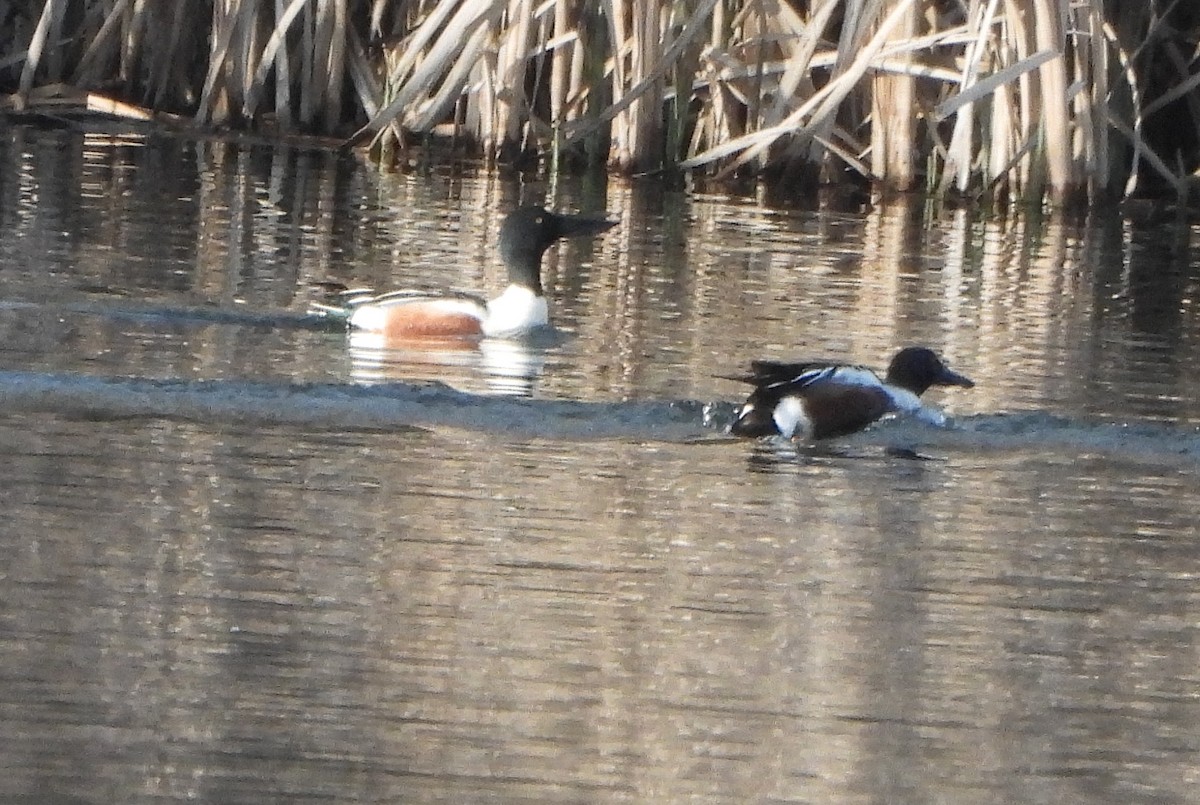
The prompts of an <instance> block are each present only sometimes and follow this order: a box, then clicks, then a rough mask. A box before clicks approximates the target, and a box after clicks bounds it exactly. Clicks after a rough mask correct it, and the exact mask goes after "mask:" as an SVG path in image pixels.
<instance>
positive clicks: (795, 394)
mask: <svg viewBox="0 0 1200 805" xmlns="http://www.w3.org/2000/svg"><path fill="white" fill-rule="evenodd" d="M728 379H731V380H738V381H740V382H744V383H749V384H751V385H753V386H754V390H753V391H751V392H750V396H749V397H748V398H747V399H746V402H745V403H743V404H742V406H741V408H740V409H738V412H737V416H736V418H735V419H734V422H733V424H732V425H730V427H729V432H730V433H731V434H733V435H734V436H743V437H748V438H758V437H762V436H770V435H781V436H783V437H784V438H787V439H803V440H806V441H815V440H820V439H830V438H834V437H837V436H847V435H849V434H851V433H856V432H857V431H860V430H863V429H864V428H866V427H867V426H868V425H870V424H871V423H873V422H875V421H876V420H878V419H880V418H881V417H883V416H885V415H886V414H889V413H899V414H908V415H914V416H916V417H917V418H919V419H921V420H923V421H926V422H929V423H930V424H934V425H939V426H942V425H945V422H946V419H945V416H944V415H943V414H942V413H941V412H940V411H938V410H936V409H934V408H930V407H927V406H925V405H924V404H922V402H921V395H922V394H924V393H925V392H926V391H927V390H928V389H929V388H930V387H931V386H960V387H962V388H973V387H974V386H975V383H974V382H973V381H972V380H971V379H970V378H968V377H966V376H965V375H961V374H959V373H957V372H955V371H952V370H951V369H950V368H949V367H947V366H946V364H945V363H944V362H943V361H942V359H941V358H940V357H939V356H938V355H937V353H935V352H934V351H933V350H932V349H929V348H928V347H922V346H911V347H905V348H904V349H901V350H900V351H899V352H897V353H896V354H895V356H893V358H892V360H891V363H890V364H888V368H887V374H886V375H885V377H884V378H883V379H880V377H879V375H877V374H876V373H875V372H873V371H871V370H870V369H868V368H866V367H864V366H854V365H851V364H844V363H833V362H825V361H805V362H800V363H781V362H778V361H770V360H758V361H753V362H751V364H750V372H749V374H744V375H737V376H730V377H728Z"/></svg>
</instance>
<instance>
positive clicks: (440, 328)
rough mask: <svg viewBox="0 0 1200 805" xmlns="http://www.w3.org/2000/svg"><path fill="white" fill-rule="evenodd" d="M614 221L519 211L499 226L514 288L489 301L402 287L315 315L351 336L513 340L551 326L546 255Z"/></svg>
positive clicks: (348, 297) (349, 299)
mask: <svg viewBox="0 0 1200 805" xmlns="http://www.w3.org/2000/svg"><path fill="white" fill-rule="evenodd" d="M616 224H617V222H616V221H609V220H606V219H604V218H592V217H587V216H582V215H569V214H564V213H554V212H550V211H549V210H546V209H545V208H543V207H540V206H536V205H526V206H522V207H518V208H517V209H515V210H514V211H513V212H511V213H510V214H509V215H508V216H507V217H506V218H505V219H504V222H503V223H502V224H501V226H500V257H501V259H502V261H503V262H504V265H505V267H506V268H507V269H508V286H507V287H506V288H505V289H504V291H503V292H502V293H501V294H500V295H499V296H497V297H496V298H495V299H492V300H490V301H487V300H484V299H483V298H481V297H478V296H475V295H472V294H466V293H453V292H452V293H430V292H428V291H414V290H399V291H390V292H388V293H383V294H378V295H376V294H374V293H373V292H371V291H367V290H351V291H345V292H344V293H342V294H340V295H339V303H338V304H332V305H331V304H323V303H317V304H314V305H312V306H311V312H313V313H314V314H316V315H319V316H323V317H331V318H336V319H341V320H344V321H345V322H346V323H347V325H348V326H349V328H350V329H351V330H352V331H359V332H365V333H375V334H378V335H379V336H380V337H381V338H382V339H384V340H385V341H388V342H411V341H419V340H422V339H441V340H453V339H481V338H515V337H519V336H522V335H526V334H528V333H530V332H532V331H534V330H536V329H538V328H541V327H546V326H548V325H549V323H550V315H549V306H548V305H547V303H546V296H545V292H544V291H543V289H542V256H543V255H544V254H545V253H546V250H547V249H549V248H550V247H551V246H553V245H554V244H555V243H556V242H558V241H559V240H562V239H565V238H577V237H587V236H594V235H599V234H600V233H602V232H605V231H607V230H609V229H611V228H612V227H614V226H616Z"/></svg>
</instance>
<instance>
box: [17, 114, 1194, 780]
mask: <svg viewBox="0 0 1200 805" xmlns="http://www.w3.org/2000/svg"><path fill="white" fill-rule="evenodd" d="M2 133H3V139H2V140H0V333H2V335H3V337H2V338H0V403H2V406H0V410H3V411H4V413H3V414H2V415H0V449H2V451H3V457H4V460H3V461H2V462H0V490H2V492H3V495H4V500H5V504H6V505H5V507H4V515H5V516H4V517H3V519H0V549H2V550H3V553H4V557H5V558H4V560H3V564H2V565H0V648H2V654H0V657H2V659H0V768H2V769H3V775H0V799H2V800H3V801H27V802H88V803H110V802H155V801H164V802H169V801H177V800H178V801H183V800H198V801H203V802H216V803H234V802H246V803H261V802H317V801H332V802H432V801H450V802H480V801H491V802H538V803H542V802H614V801H617V802H682V801H694V802H730V803H744V802H820V803H858V802H862V803H867V802H873V803H874V802H881V803H882V802H886V803H906V802H911V803H933V802H945V803H1001V802H1004V803H1007V802H1023V803H1024V802H1034V803H1036V802H1047V803H1050V802H1053V803H1061V802H1082V803H1176V802H1178V803H1185V802H1195V801H1197V795H1196V793H1195V792H1196V791H1197V790H1198V789H1197V785H1198V784H1200V762H1198V761H1197V758H1198V757H1200V670H1198V669H1200V585H1198V582H1200V543H1198V541H1197V536H1198V535H1197V527H1196V519H1197V518H1196V512H1197V511H1198V509H1200V484H1198V482H1197V477H1198V470H1200V428H1198V425H1200V402H1198V401H1197V390H1198V388H1197V387H1198V383H1200V381H1198V380H1197V375H1196V372H1195V370H1194V367H1195V366H1197V365H1198V358H1200V355H1198V353H1200V311H1198V297H1200V293H1198V292H1200V265H1198V261H1197V260H1196V258H1194V257H1192V256H1191V253H1190V252H1189V250H1188V249H1187V246H1188V244H1189V241H1191V240H1194V239H1195V238H1196V237H1197V233H1196V231H1195V230H1190V231H1188V230H1184V231H1179V230H1176V229H1174V228H1171V227H1168V226H1165V225H1163V226H1151V225H1134V224H1131V223H1128V222H1124V221H1122V220H1120V219H1117V218H1104V217H1099V216H1098V217H1096V218H1095V219H1093V220H1089V221H1086V222H1080V223H1069V222H1062V221H1058V220H1055V219H1053V218H1047V219H1038V220H1032V219H1030V218H1022V219H1010V220H983V221H981V220H973V219H971V218H970V217H969V216H968V215H967V214H966V213H946V214H936V213H923V212H922V211H921V210H915V211H911V210H903V209H897V208H889V209H881V210H867V211H862V212H855V213H839V212H835V211H831V210H817V211H799V210H781V209H772V208H770V207H769V206H766V205H765V203H760V202H757V201H755V200H753V199H739V198H726V197H717V196H703V195H684V194H674V193H666V192H664V191H662V190H661V188H658V189H656V188H655V187H653V186H648V185H649V183H647V186H643V185H637V186H633V187H629V186H616V185H609V186H603V185H589V184H586V183H569V184H565V185H564V186H561V187H557V188H547V187H546V186H544V185H539V184H536V183H533V182H525V183H522V182H520V181H519V180H518V179H517V178H515V177H505V176H499V175H493V174H469V175H457V174H452V173H449V172H447V171H443V170H440V169H436V170H428V171H417V172H415V173H413V174H410V175H380V174H377V173H374V172H372V171H370V170H365V169H362V168H360V167H359V166H357V165H356V164H355V163H354V162H353V161H351V160H349V159H337V158H335V157H331V156H329V155H326V154H315V153H304V152H296V151H287V150H269V149H259V148H255V149H248V150H238V149H235V148H231V147H229V146H227V145H222V144H214V143H200V144H197V143H192V142H186V141H178V140H170V139H162V140H159V139H146V138H141V137H136V136H125V137H119V138H118V137H109V136H101V135H96V134H91V135H86V136H84V135H81V134H71V133H64V132H60V131H47V130H42V131H35V130H32V129H25V128H10V129H7V130H3V132H2ZM547 192H552V193H553V195H554V205H555V206H557V207H560V208H565V209H582V210H593V211H594V210H601V209H604V210H607V211H608V214H609V215H610V216H612V217H614V218H619V219H620V221H621V225H620V226H619V227H618V228H617V229H615V230H614V231H613V232H612V233H610V234H608V235H606V236H605V237H603V238H601V239H599V240H598V241H597V242H596V243H594V244H586V243H573V244H570V245H568V246H565V247H563V248H562V249H560V250H558V251H556V252H555V253H554V255H553V256H552V260H551V262H550V269H549V275H548V282H547V287H548V289H549V290H550V293H551V296H552V299H553V313H552V315H553V317H554V320H555V322H556V324H557V325H558V336H557V337H556V338H551V339H547V340H545V341H544V342H543V341H539V342H535V343H532V344H526V345H521V346H512V345H504V344H497V345H489V346H488V349H487V350H485V351H481V352H465V353H463V352H460V353H455V354H422V353H403V354H401V353H392V352H381V351H380V350H378V349H376V348H374V347H373V346H372V345H371V344H369V343H363V342H362V341H361V340H356V341H355V342H354V343H349V342H348V339H347V337H346V335H345V334H344V333H341V332H337V331H335V330H331V329H329V328H323V327H321V326H318V324H317V323H315V322H314V321H313V320H311V319H310V318H308V317H306V316H305V311H306V309H307V305H308V302H309V301H310V300H311V298H312V297H311V293H310V291H309V289H308V288H307V283H308V282H309V281H313V280H330V279H332V280H338V281H342V282H345V283H347V284H351V285H358V284H369V285H373V286H376V287H380V288H390V287H399V286H406V285H414V284H416V285H435V286H436V285H445V286H453V287H461V288H473V289H479V290H484V291H495V290H497V289H498V288H499V286H500V284H501V282H502V270H501V268H500V266H499V265H498V263H497V261H496V259H495V258H494V256H493V253H494V241H495V230H496V224H497V221H498V219H499V217H500V215H501V214H502V212H503V211H504V210H507V209H509V208H510V207H511V206H513V205H515V204H516V203H518V202H519V201H521V200H539V201H540V200H542V198H544V196H545V194H546V193H547ZM914 342H917V343H927V344H930V345H932V346H934V347H935V348H937V349H938V350H939V351H941V352H942V353H943V354H944V355H946V356H947V358H948V359H949V361H950V363H951V364H952V365H953V366H954V367H955V368H957V369H959V370H960V371H962V372H964V373H966V374H968V375H970V376H971V377H972V378H974V379H975V380H976V381H977V384H978V385H977V387H976V388H975V389H973V390H971V391H962V390H954V391H951V392H945V393H940V394H931V395H930V396H931V400H933V401H934V402H936V403H938V404H940V405H943V406H945V408H946V409H947V411H948V412H949V413H951V414H952V415H953V417H954V426H955V427H954V428H953V429H951V430H945V431H940V430H936V429H932V428H929V427H926V426H922V425H920V424H918V423H905V422H892V423H885V424H883V425H882V426H880V427H877V428H875V429H873V430H871V431H869V432H867V433H865V434H860V435H859V436H856V437H854V438H853V439H849V440H844V441H841V442H837V443H834V444H829V445H824V446H819V447H805V446H790V445H782V444H777V443H771V442H762V443H754V442H742V441H736V440H730V439H725V438H723V437H722V436H721V433H720V427H721V425H722V424H723V423H725V422H727V421H728V418H729V415H730V412H731V411H732V407H733V404H734V403H736V402H737V401H738V399H739V395H740V394H742V393H743V389H742V388H740V387H738V386H737V384H734V383H731V382H729V381H725V380H721V379H718V378H715V377H714V375H716V374H721V373H729V372H733V371H737V370H738V369H739V368H740V367H741V366H743V365H744V364H745V362H746V361H747V360H749V359H750V358H752V357H758V356H774V357H782V358H788V357H791V358H799V357H803V356H806V355H807V356H844V357H846V358H847V359H851V360H855V361H860V362H865V363H869V364H873V365H879V364H882V363H884V362H885V361H886V358H887V356H888V354H889V353H890V352H891V351H892V350H893V349H894V348H895V347H896V346H898V345H901V344H905V343H914ZM431 380H442V381H445V382H447V383H448V384H449V385H447V386H442V385H428V381H431ZM505 394H507V395H516V396H503V395H505ZM892 447H899V448H903V450H902V451H899V452H897V451H892V450H889V449H888V448H892Z"/></svg>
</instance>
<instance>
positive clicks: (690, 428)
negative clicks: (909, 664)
mask: <svg viewBox="0 0 1200 805" xmlns="http://www.w3.org/2000/svg"><path fill="white" fill-rule="evenodd" d="M0 406H2V410H3V411H4V412H6V414H8V415H10V416H11V415H14V414H22V413H24V414H34V413H48V414H58V415H63V416H72V417H86V418H89V419H95V420H105V419H126V418H131V417H147V418H172V419H184V420H190V421H197V422H206V423H224V422H229V423H253V424H258V425H264V426H270V425H282V426H305V427H312V428H323V429H341V430H354V429H388V430H393V429H404V428H426V429H436V428H457V429H465V430H474V431H481V432H491V433H496V434H500V435H520V436H526V437H536V438H549V439H625V440H645V441H664V442H710V441H728V442H730V443H735V442H736V443H740V442H741V441H742V440H737V439H734V438H732V437H729V436H727V435H726V434H725V430H726V428H727V427H728V425H729V423H730V422H731V421H732V419H733V416H734V412H735V410H736V408H737V404H736V403H734V402H728V401H708V402H704V401H697V400H644V401H622V402H592V401H580V400H559V399H535V398H522V397H508V396H492V395H484V394H473V393H469V392H465V391H459V390H457V389H454V388H451V387H450V386H447V385H445V384H443V383H438V382H387V383H377V384H372V385H354V384H335V383H306V384H300V383H287V382H282V381H280V382H270V381H251V380H194V381H193V380H174V379H171V380H160V379H153V378H139V377H99V376H89V375H77V374H68V373H59V374H56V373H41V372H27V371H0ZM839 443H842V444H849V445H856V446H857V445H882V446H885V447H895V446H904V447H906V448H913V449H922V450H941V451H955V452H980V451H997V450H1002V451H1003V450H1019V451H1031V450H1032V451H1040V450H1045V451H1046V452H1054V453H1061V452H1068V453H1075V454H1080V455H1083V454H1088V453H1095V454H1108V455H1117V456H1125V457H1129V458H1134V459H1145V460H1151V461H1160V462H1164V463H1171V464H1180V463H1182V464H1189V465H1193V464H1197V463H1200V429H1197V428H1195V427H1186V426H1180V425H1176V424H1173V423H1169V422H1158V421H1132V422H1108V421H1102V422H1092V421H1080V420H1076V419H1071V418H1068V417H1062V416H1055V415H1053V414H1048V413H1045V412H1040V411H1021V412H1009V413H995V414H976V415H972V416H968V417H963V418H960V419H951V420H950V421H949V423H948V426H947V427H945V428H935V427H931V426H929V425H926V424H924V423H921V422H918V421H914V420H891V421H887V422H884V423H880V424H879V425H878V426H876V427H874V428H871V429H870V430H868V431H866V432H864V433H860V434H857V435H855V436H853V437H850V438H849V439H844V440H839Z"/></svg>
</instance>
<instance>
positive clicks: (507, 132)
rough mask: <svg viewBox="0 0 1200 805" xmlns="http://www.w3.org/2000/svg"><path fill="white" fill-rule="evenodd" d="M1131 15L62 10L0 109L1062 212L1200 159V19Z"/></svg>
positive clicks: (487, 8) (1028, 11) (808, 9)
mask: <svg viewBox="0 0 1200 805" xmlns="http://www.w3.org/2000/svg"><path fill="white" fill-rule="evenodd" d="M1108 5H1109V6H1110V8H1109V16H1106V14H1105V3H1104V2H1103V0H962V2H960V3H952V4H947V3H934V2H932V0H857V1H856V2H850V1H849V0H806V2H800V1H799V0H689V2H685V3H678V2H670V0H658V2H656V3H651V2H643V0H601V2H599V3H589V2H586V0H538V2H535V1H534V0H413V2H408V3H387V2H384V0H369V1H368V0H269V1H268V0H219V2H215V3H212V4H208V5H203V4H194V3H185V4H177V5H174V6H172V8H171V9H170V10H169V11H166V10H164V7H162V6H161V5H160V4H155V3H142V2H136V1H135V0H73V1H72V2H67V0H45V2H44V3H42V4H24V5H23V6H21V7H19V8H18V7H15V6H14V9H13V10H10V12H9V14H10V17H11V18H12V19H13V24H12V25H8V26H5V29H4V30H2V31H0V89H2V90H3V91H7V92H11V93H13V94H11V95H0V108H9V109H16V110H19V109H21V108H23V107H27V106H29V105H30V104H33V103H35V102H36V100H37V98H39V97H42V98H45V97H47V96H46V95H45V94H44V93H43V94H42V95H38V94H37V93H35V92H34V90H35V89H37V88H44V87H47V86H51V85H54V84H57V83H60V82H66V81H70V82H71V83H73V84H74V86H75V88H76V89H79V90H85V91H87V90H93V89H97V88H101V87H102V88H104V89H105V90H106V91H110V92H111V91H113V89H112V88H114V87H115V88H117V89H116V95H117V96H118V97H117V98H114V100H121V101H126V102H129V103H133V104H139V103H140V104H144V105H146V106H147V107H149V108H148V109H146V110H144V111H145V112H146V113H147V114H151V113H153V112H154V111H160V110H161V111H174V112H185V113H190V114H192V115H193V116H194V119H195V121H196V123H198V124H200V125H205V126H209V125H220V126H240V127H255V126H260V125H269V126H271V127H272V128H275V129H278V130H280V131H283V132H288V131H291V130H294V129H295V128H297V127H299V128H300V129H303V130H305V131H308V132H310V133H342V134H345V133H347V132H349V131H351V130H353V129H358V130H359V135H358V137H357V138H356V141H364V140H366V139H370V138H374V137H377V136H386V137H389V138H390V139H391V141H392V143H393V146H395V147H389V148H385V149H382V150H381V151H380V152H378V153H379V154H380V155H381V158H383V155H387V154H391V155H402V154H403V146H404V140H405V138H406V137H413V136H418V137H426V136H428V135H429V133H431V132H434V131H438V130H440V129H441V128H442V127H444V126H445V125H446V124H452V126H453V131H454V132H455V135H456V137H457V136H460V135H461V137H462V138H463V139H465V140H468V141H471V142H474V143H475V144H476V145H477V147H478V148H479V149H480V151H481V152H482V153H483V154H484V155H486V156H488V157H489V158H493V157H497V156H499V157H500V158H504V159H508V158H515V157H519V156H531V155H533V156H542V157H546V156H549V155H550V154H558V153H560V152H561V153H564V154H571V153H572V152H575V153H576V154H582V153H588V154H590V155H591V156H592V157H593V158H594V157H595V156H597V149H604V151H606V161H607V162H608V164H609V165H610V166H612V167H613V168H614V169H616V170H619V171H627V172H639V173H640V172H646V171H654V170H660V169H665V168H669V167H671V166H674V165H678V166H679V167H681V168H682V169H683V170H689V171H692V172H695V173H697V174H711V175H715V176H728V175H732V174H734V173H747V172H749V173H753V172H759V171H765V172H768V173H777V174H779V175H788V174H789V172H790V171H792V169H794V168H795V167H796V166H807V167H808V168H809V169H810V170H811V171H813V172H814V173H815V174H818V175H825V176H836V175H838V173H839V172H842V171H845V170H849V171H851V172H854V173H858V174H861V175H862V178H863V180H864V181H869V182H872V183H874V184H875V185H876V186H877V187H880V188H891V189H895V190H907V189H911V188H913V187H916V186H919V185H921V184H924V186H926V187H930V188H932V187H937V188H940V190H941V192H943V193H956V194H960V195H966V196H987V195H991V196H994V197H995V198H997V199H1004V198H1011V199H1016V198H1026V199H1029V200H1042V199H1046V200H1049V201H1051V202H1054V203H1060V202H1065V201H1068V200H1070V199H1072V198H1074V197H1077V196H1078V195H1080V194H1083V195H1086V196H1087V197H1089V198H1098V197H1102V196H1106V195H1108V196H1114V195H1121V194H1127V193H1129V192H1132V190H1133V189H1135V187H1136V182H1137V181H1138V179H1139V176H1142V175H1144V174H1145V173H1146V169H1147V168H1148V169H1149V170H1150V171H1152V172H1153V173H1155V174H1157V175H1158V176H1161V177H1162V179H1163V180H1165V182H1166V183H1167V184H1168V185H1170V186H1179V185H1180V183H1181V182H1182V179H1183V176H1181V174H1182V173H1184V172H1186V171H1190V170H1192V169H1193V168H1194V167H1195V165H1196V164H1197V163H1200V78H1197V77H1196V76H1194V75H1193V74H1192V72H1191V68H1190V67H1189V63H1188V60H1187V59H1186V58H1183V56H1182V55H1181V54H1184V53H1187V52H1190V51H1189V50H1187V49H1186V48H1187V47H1188V43H1187V40H1186V38H1185V32H1186V31H1187V30H1189V25H1191V26H1192V27H1193V28H1194V26H1195V25H1197V24H1200V21H1198V20H1197V19H1196V17H1197V15H1196V13H1195V12H1194V11H1192V10H1190V6H1189V4H1180V3H1172V2H1170V0H1149V2H1147V3H1142V4H1108ZM1147 65H1155V66H1156V72H1154V73H1153V74H1151V73H1150V70H1149V69H1148V67H1147ZM1164 65H1166V66H1167V67H1168V69H1163V66H1164ZM1171 69H1173V70H1174V73H1172V72H1171ZM1154 81H1157V82H1159V83H1158V84H1154V83H1152V82H1154ZM1147 98H1149V99H1151V100H1150V101H1149V102H1147ZM56 103H61V96H60V97H59V99H58V100H56ZM56 108H57V107H56ZM113 108H124V107H118V106H117V105H115V104H114V106H113ZM1154 114H1163V115H1166V114H1171V115H1173V116H1174V117H1176V118H1178V119H1179V120H1180V123H1179V124H1178V126H1177V128H1183V129H1186V130H1187V131H1188V132H1189V136H1190V137H1191V142H1192V143H1193V144H1192V145H1191V146H1190V148H1191V152H1190V153H1185V154H1184V167H1183V168H1180V167H1178V166H1176V167H1174V168H1171V167H1169V166H1168V165H1169V163H1176V162H1177V155H1176V154H1171V155H1170V158H1167V156H1165V155H1163V154H1159V153H1158V152H1157V150H1156V147H1157V143H1155V142H1154V141H1152V140H1151V139H1150V138H1149V137H1148V135H1147V131H1148V130H1149V129H1148V127H1147V126H1146V125H1145V123H1146V121H1147V119H1148V117H1149V116H1150V115H1154ZM1113 133H1116V134H1117V135H1118V136H1117V137H1116V138H1113V137H1112V135H1113ZM1114 143H1115V144H1116V147H1114ZM600 156H601V157H602V158H605V155H603V154H601V155H600ZM398 158H402V157H398ZM573 161H574V162H578V161H579V160H573ZM558 164H559V163H558V161H557V160H556V161H555V165H556V166H557V165H558ZM922 174H923V175H922Z"/></svg>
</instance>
